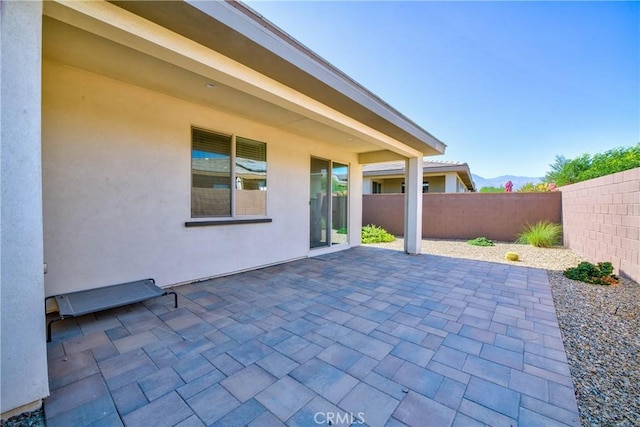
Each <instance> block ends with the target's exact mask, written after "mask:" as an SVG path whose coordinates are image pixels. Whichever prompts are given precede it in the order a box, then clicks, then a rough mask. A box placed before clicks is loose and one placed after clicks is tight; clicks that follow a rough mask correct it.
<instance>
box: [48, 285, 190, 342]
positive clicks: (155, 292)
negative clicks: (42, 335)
mask: <svg viewBox="0 0 640 427" xmlns="http://www.w3.org/2000/svg"><path fill="white" fill-rule="evenodd" d="M164 295H173V298H174V307H175V308H178V295H177V294H176V293H175V292H169V291H165V290H164V289H161V288H159V287H158V286H156V282H155V280H153V279H144V280H138V281H135V282H128V283H121V284H119V285H112V286H105V287H102V288H95V289H87V290H84V291H77V292H69V293H67V294H60V295H52V296H49V297H47V298H45V299H44V301H45V304H46V302H47V300H48V299H49V298H55V299H56V302H57V303H58V313H59V317H58V318H56V319H53V320H51V321H49V323H47V342H51V324H52V323H53V322H57V321H59V320H64V319H69V318H71V317H78V316H82V315H84V314H89V313H95V312H97V311H103V310H108V309H110V308H115V307H121V306H123V305H127V304H134V303H137V302H142V301H146V300H148V299H151V298H156V297H161V296H164Z"/></svg>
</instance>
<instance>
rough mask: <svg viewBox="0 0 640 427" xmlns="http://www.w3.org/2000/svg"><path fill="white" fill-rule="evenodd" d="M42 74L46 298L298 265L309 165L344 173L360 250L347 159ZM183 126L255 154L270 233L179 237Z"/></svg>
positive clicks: (232, 121) (238, 122) (183, 215)
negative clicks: (245, 141) (258, 149)
mask: <svg viewBox="0 0 640 427" xmlns="http://www.w3.org/2000/svg"><path fill="white" fill-rule="evenodd" d="M43 73H44V84H43V86H44V90H43V109H44V111H43V173H44V181H43V182H44V187H43V192H44V218H45V219H44V254H45V262H47V263H48V266H49V272H48V274H47V276H46V283H45V284H46V293H47V295H51V294H56V293H60V292H69V291H75V290H80V289H86V288H90V287H98V286H104V285H109V284H114V283H119V282H125V281H129V280H136V279H141V278H145V277H153V278H155V279H156V281H157V283H158V284H159V285H160V286H166V285H171V284H177V283H183V282H188V281H192V280H196V279H201V278H207V277H212V276H217V275H223V274H228V273H232V272H237V271H242V270H246V269H251V268H256V267H259V266H263V265H269V264H273V263H279V262H284V261H288V260H292V259H296V258H300V257H306V256H308V255H309V254H310V250H309V163H310V157H311V156H318V157H323V158H327V159H331V160H335V161H338V162H341V163H345V164H349V165H350V166H351V167H350V177H349V178H350V179H349V181H350V186H351V189H350V193H351V195H352V197H350V200H351V205H350V210H349V212H350V215H349V216H350V218H349V219H350V230H351V233H350V239H351V240H350V241H351V245H358V244H359V243H360V241H359V228H360V221H361V218H362V210H361V200H360V197H359V195H360V194H361V192H362V184H361V180H362V169H361V167H360V166H359V165H357V157H356V155H355V154H352V153H347V152H340V151H336V149H335V148H333V147H331V146H330V145H329V144H325V143H323V142H321V141H313V140H308V139H304V138H302V137H299V136H296V135H293V134H290V133H286V132H282V131H279V130H277V129H275V128H271V127H267V126H264V125H260V124H258V123H255V122H253V121H251V120H249V119H245V118H242V117H239V116H235V115H231V114H228V113H225V112H222V111H217V110H212V109H209V108H205V107H202V106H199V105H196V104H191V103H188V102H185V101H182V100H179V99H176V98H172V97H169V96H166V95H163V94H160V93H156V92H153V91H150V90H147V89H143V88H140V87H137V86H133V85H130V84H124V83H121V82H118V81H116V80H112V79H109V78H105V77H103V76H100V75H97V74H93V73H89V72H85V71H81V70H78V69H75V68H72V67H68V66H64V65H60V64H57V63H53V62H49V61H45V63H44V71H43ZM191 126H197V127H200V128H204V129H210V130H212V131H217V132H223V133H228V134H231V133H235V134H238V135H241V136H243V137H247V138H250V139H255V140H258V141H263V142H266V143H267V174H268V175H267V186H268V190H267V217H268V218H271V219H272V220H273V221H272V222H271V223H260V224H240V225H217V226H210V227H189V228H187V227H185V221H189V220H190V219H191V218H190V216H191V211H190V208H191V204H190V194H191ZM353 195H357V197H353ZM353 230H356V231H357V232H353Z"/></svg>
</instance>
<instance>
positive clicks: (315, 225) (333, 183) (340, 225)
mask: <svg viewBox="0 0 640 427" xmlns="http://www.w3.org/2000/svg"><path fill="white" fill-rule="evenodd" d="M314 163H315V165H314ZM309 165H310V167H309V248H310V249H311V250H318V249H327V248H331V247H334V246H337V245H348V244H349V234H348V230H349V222H350V221H349V211H350V209H349V187H350V185H349V184H350V183H349V170H350V166H349V164H348V163H342V162H337V161H333V160H329V159H325V158H322V157H318V156H311V157H310V162H309ZM322 167H324V169H323V168H322ZM338 169H346V173H344V174H343V175H344V177H342V179H341V178H339V177H337V176H335V173H334V171H335V170H338ZM329 177H330V178H329ZM343 236H344V237H343Z"/></svg>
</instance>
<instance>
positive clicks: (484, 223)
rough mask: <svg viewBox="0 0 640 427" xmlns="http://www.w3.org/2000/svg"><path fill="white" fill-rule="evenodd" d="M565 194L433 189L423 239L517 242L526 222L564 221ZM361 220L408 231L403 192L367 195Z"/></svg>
mask: <svg viewBox="0 0 640 427" xmlns="http://www.w3.org/2000/svg"><path fill="white" fill-rule="evenodd" d="M561 199H562V195H561V194H560V193H559V192H553V193H428V194H424V195H423V198H422V214H423V216H422V237H423V238H434V239H473V238H475V237H480V236H483V237H486V238H488V239H492V240H501V241H514V240H515V239H516V236H517V234H518V233H519V232H520V231H522V226H523V224H527V223H536V222H538V221H541V220H547V221H551V222H554V223H558V224H559V223H560V222H561V220H562V201H561ZM362 214H363V215H362V223H363V224H365V225H366V224H375V225H379V226H381V227H382V228H384V229H385V230H387V231H389V232H390V233H392V234H394V235H396V236H401V235H403V234H404V194H366V195H364V196H363V201H362Z"/></svg>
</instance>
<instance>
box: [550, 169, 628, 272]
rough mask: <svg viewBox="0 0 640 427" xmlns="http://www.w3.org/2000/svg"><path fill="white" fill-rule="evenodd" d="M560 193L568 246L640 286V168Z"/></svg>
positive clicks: (563, 189)
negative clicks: (607, 263) (603, 263)
mask: <svg viewBox="0 0 640 427" xmlns="http://www.w3.org/2000/svg"><path fill="white" fill-rule="evenodd" d="M560 191H561V192H562V209H563V228H564V244H565V246H567V247H569V248H571V249H573V250H574V251H576V252H578V253H580V254H581V255H583V256H584V257H585V258H587V259H588V260H589V261H591V262H593V263H597V262H600V261H609V262H611V263H612V264H613V266H614V268H615V270H616V272H618V273H619V274H620V275H623V276H626V277H629V278H631V279H632V280H634V281H635V282H636V283H638V282H640V168H636V169H631V170H628V171H625V172H619V173H616V174H612V175H607V176H603V177H600V178H596V179H591V180H588V181H583V182H579V183H577V184H573V185H567V186H564V187H561V188H560Z"/></svg>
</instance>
